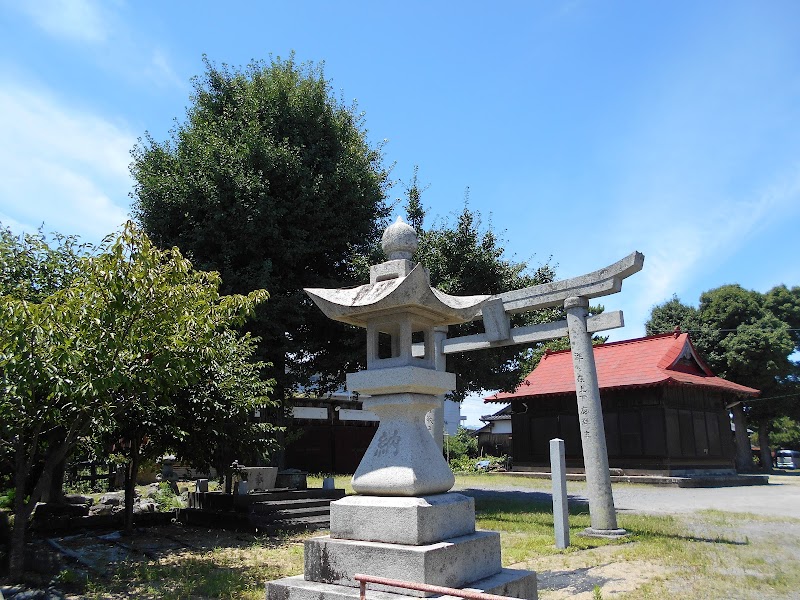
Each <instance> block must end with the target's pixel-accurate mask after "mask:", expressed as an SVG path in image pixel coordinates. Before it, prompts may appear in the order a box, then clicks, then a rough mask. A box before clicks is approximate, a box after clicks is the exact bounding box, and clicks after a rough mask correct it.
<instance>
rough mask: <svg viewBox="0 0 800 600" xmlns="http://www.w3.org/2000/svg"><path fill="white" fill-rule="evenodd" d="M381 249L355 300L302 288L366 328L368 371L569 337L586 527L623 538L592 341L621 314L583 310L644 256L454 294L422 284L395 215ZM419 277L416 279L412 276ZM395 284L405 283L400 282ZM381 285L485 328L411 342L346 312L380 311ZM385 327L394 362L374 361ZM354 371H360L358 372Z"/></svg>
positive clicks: (333, 313)
mask: <svg viewBox="0 0 800 600" xmlns="http://www.w3.org/2000/svg"><path fill="white" fill-rule="evenodd" d="M383 247H384V251H385V252H386V254H387V259H388V260H387V261H386V262H384V263H381V264H379V265H375V266H373V267H372V268H371V270H370V284H369V285H367V286H361V287H360V288H355V289H354V290H353V292H355V293H354V294H350V295H353V297H352V298H350V297H347V298H345V296H343V295H342V293H343V292H345V290H336V291H335V292H337V293H338V295H336V294H333V295H331V294H330V292H334V291H333V290H330V291H329V290H306V291H307V292H308V293H309V295H310V296H311V297H312V299H313V300H314V301H315V302H316V303H317V305H318V306H320V308H322V310H323V311H324V312H325V313H326V314H327V315H328V316H329V317H331V318H333V319H336V320H340V321H344V322H350V323H352V324H355V325H359V326H362V327H366V328H367V340H368V342H367V372H368V371H369V370H370V369H371V368H375V367H377V368H379V369H380V368H383V367H386V366H391V365H390V363H392V361H393V360H394V361H395V362H398V364H400V363H402V362H404V361H407V359H411V358H415V359H420V358H422V357H426V358H427V360H428V362H429V363H432V364H431V365H430V366H433V368H434V369H435V370H436V371H440V372H444V371H445V357H446V356H447V355H448V354H453V353H456V352H470V351H475V350H483V349H486V348H495V347H500V346H509V345H520V344H533V343H536V342H541V341H544V340H549V339H554V338H559V337H564V336H569V340H570V347H571V350H572V358H573V367H574V373H575V387H576V393H577V400H578V413H579V425H580V432H581V442H582V446H583V456H584V464H585V472H586V483H587V487H588V497H589V512H590V516H591V527H589V528H588V529H587V532H586V533H587V534H589V535H602V536H618V535H624V533H625V531H624V530H622V529H619V528H618V527H617V518H616V511H615V509H614V501H613V497H612V494H611V479H610V475H609V469H608V452H607V449H606V441H605V430H604V426H603V413H602V407H601V404H600V390H599V387H598V382H597V370H596V367H595V362H594V353H593V351H592V340H591V338H592V334H593V333H595V332H598V331H604V330H608V329H614V328H617V327H622V326H623V325H624V321H623V316H622V312H621V311H611V312H604V313H601V314H599V315H596V316H592V317H589V316H588V308H589V300H590V299H592V298H599V297H602V296H607V295H610V294H614V293H617V292H619V291H620V290H621V289H622V281H623V280H624V279H625V278H627V277H629V276H630V275H633V274H634V273H637V272H638V271H640V270H641V269H642V267H643V265H644V255H643V254H641V253H639V252H633V253H631V254H629V255H628V256H626V257H625V258H623V259H622V260H620V261H618V262H616V263H614V264H612V265H609V266H607V267H605V268H603V269H599V270H597V271H594V272H592V273H587V274H586V275H581V276H579V277H573V278H571V279H565V280H561V281H556V282H553V283H546V284H541V285H536V286H532V287H527V288H523V289H519V290H511V291H508V292H503V293H501V294H495V295H491V296H469V297H453V296H448V295H447V294H444V293H442V292H440V291H439V290H436V289H434V288H430V287H429V284H427V285H426V281H427V273H426V272H424V271H423V270H420V269H419V268H415V267H416V265H414V263H412V262H411V260H410V259H411V256H412V254H413V252H414V250H415V249H416V247H417V235H416V232H415V231H414V229H413V228H412V227H411V226H409V225H408V224H406V223H405V222H403V220H402V218H400V217H398V219H397V222H396V223H394V224H393V225H391V226H390V227H389V228H388V229H387V230H386V231H385V233H384V236H383ZM417 279H418V280H419V281H413V280H417ZM398 281H400V282H402V283H400V285H399V286H398V285H397V282H398ZM386 286H397V287H398V290H397V292H394V291H393V292H392V293H393V294H396V293H398V292H399V293H400V294H402V293H403V290H404V289H407V290H409V301H408V302H409V306H410V305H412V304H413V300H414V299H413V298H412V295H413V294H411V293H410V292H411V290H412V289H413V290H426V294H427V295H428V296H429V297H430V299H431V300H433V301H444V302H445V304H448V306H450V308H451V309H452V310H454V311H457V312H458V313H459V314H458V318H456V319H454V320H451V321H450V323H451V324H455V323H456V322H468V321H475V320H482V321H483V324H484V330H485V333H480V334H475V335H469V336H462V337H456V338H449V339H448V338H447V337H446V331H447V328H446V325H447V324H446V323H444V322H443V321H441V320H440V321H439V322H438V323H437V324H438V326H437V327H435V328H433V329H432V330H431V332H432V335H426V339H425V342H424V343H423V344H411V343H410V342H411V334H412V331H411V329H412V328H411V325H410V324H409V325H408V326H402V327H399V328H398V326H397V324H394V323H387V324H388V327H387V326H383V327H382V324H381V321H380V319H372V320H371V321H370V322H369V323H367V322H366V321H364V322H362V321H361V320H359V319H356V318H352V317H351V316H350V312H351V308H350V307H353V306H356V305H358V306H362V307H367V306H370V307H371V308H370V311H371V312H373V313H380V311H381V308H380V304H381V301H382V298H383V297H384V294H385V289H384V288H385V287H386ZM356 290H358V291H356ZM427 290H429V291H427ZM371 303H372V304H371ZM559 305H563V306H564V309H565V310H566V313H567V318H566V320H565V321H558V322H552V323H544V324H539V325H532V326H527V327H513V328H512V327H511V326H510V318H509V316H510V315H512V314H515V313H521V312H526V311H531V310H537V309H542V308H549V307H554V306H559ZM450 318H451V319H452V317H450ZM382 328H383V329H384V330H386V332H387V333H390V335H391V339H392V347H393V348H392V355H393V356H394V357H396V358H394V359H392V358H389V359H385V358H384V359H380V358H379V348H378V339H379V337H378V336H379V333H380V331H381V329H382ZM409 350H410V352H411V355H412V356H410V357H408V358H403V357H401V354H402V353H404V352H408V351H409ZM363 373H366V372H363ZM358 375H361V374H356V375H355V376H358ZM348 378H349V377H348ZM348 383H350V382H349V381H348ZM440 422H441V420H439V423H437V424H436V427H435V428H434V431H441V425H440ZM357 476H358V472H357V473H356V477H357ZM354 481H355V478H354Z"/></svg>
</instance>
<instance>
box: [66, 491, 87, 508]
mask: <svg viewBox="0 0 800 600" xmlns="http://www.w3.org/2000/svg"><path fill="white" fill-rule="evenodd" d="M64 502H66V503H67V504H83V505H85V506H91V505H92V504H94V498H92V497H91V496H84V495H83V494H66V495H65V496H64Z"/></svg>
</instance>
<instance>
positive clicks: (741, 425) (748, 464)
mask: <svg viewBox="0 0 800 600" xmlns="http://www.w3.org/2000/svg"><path fill="white" fill-rule="evenodd" d="M731 411H732V412H733V426H734V427H735V429H736V432H735V435H736V470H737V471H738V472H739V473H747V472H749V471H752V470H753V452H752V450H750V438H749V437H748V435H747V422H746V421H745V416H744V407H743V406H742V404H741V403H739V404H735V405H734V406H733V407H732V409H731Z"/></svg>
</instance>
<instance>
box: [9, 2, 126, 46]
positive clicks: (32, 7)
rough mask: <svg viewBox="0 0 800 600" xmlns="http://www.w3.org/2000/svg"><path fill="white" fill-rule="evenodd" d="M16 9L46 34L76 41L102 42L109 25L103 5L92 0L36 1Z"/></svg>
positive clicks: (108, 30)
mask: <svg viewBox="0 0 800 600" xmlns="http://www.w3.org/2000/svg"><path fill="white" fill-rule="evenodd" d="M17 7H18V8H19V9H20V10H21V11H22V12H24V13H25V14H27V15H28V16H29V17H30V18H31V19H32V20H33V22H34V23H35V24H36V25H37V26H38V27H39V28H40V29H42V30H43V31H45V32H47V33H48V34H50V35H53V36H56V37H60V38H66V39H69V40H74V41H78V42H84V43H90V44H97V43H102V42H105V41H106V40H107V39H108V37H109V33H110V29H111V26H110V23H109V20H108V18H107V16H106V14H105V13H104V11H103V8H102V7H103V5H102V4H101V3H99V2H93V1H92V0H36V1H34V2H20V3H19V4H18V5H17Z"/></svg>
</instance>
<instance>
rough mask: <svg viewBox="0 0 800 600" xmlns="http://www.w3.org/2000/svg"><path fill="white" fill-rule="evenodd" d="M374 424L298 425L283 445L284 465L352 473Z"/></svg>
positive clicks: (371, 433)
mask: <svg viewBox="0 0 800 600" xmlns="http://www.w3.org/2000/svg"><path fill="white" fill-rule="evenodd" d="M377 429H378V426H377V425H375V424H363V425H362V424H358V425H338V424H330V423H324V422H323V423H320V424H305V425H298V426H297V428H296V431H295V433H296V434H299V437H298V438H297V439H295V440H293V441H292V442H291V443H289V444H288V445H287V447H286V455H285V456H286V458H285V461H286V463H285V464H286V467H287V468H293V469H300V470H303V471H308V472H310V473H354V472H355V470H356V468H357V467H358V464H359V463H360V462H361V459H362V458H363V457H364V453H365V452H366V451H367V447H368V446H369V444H370V442H371V441H372V438H373V436H374V435H375V431H377Z"/></svg>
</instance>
